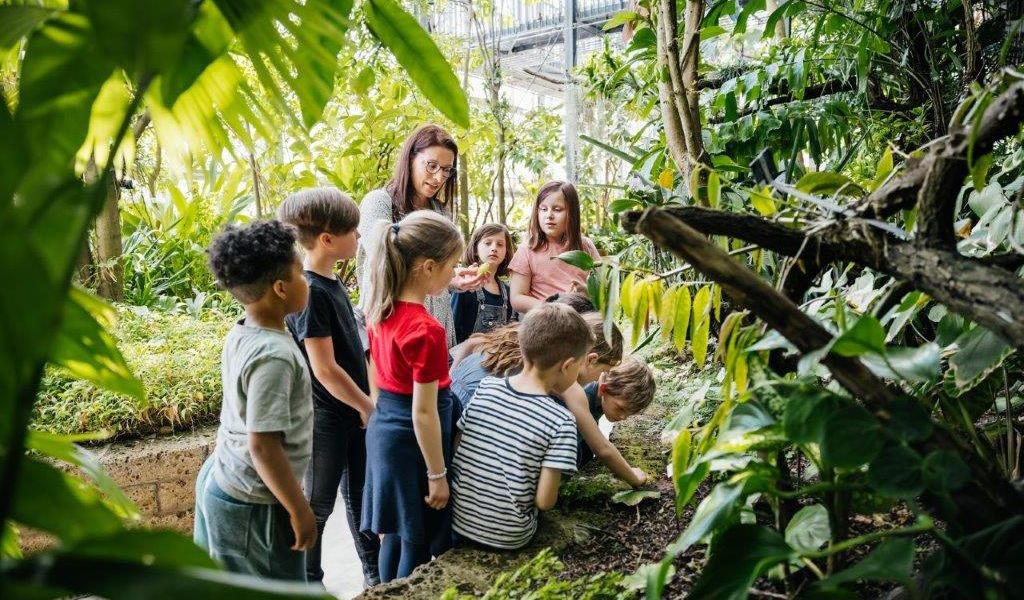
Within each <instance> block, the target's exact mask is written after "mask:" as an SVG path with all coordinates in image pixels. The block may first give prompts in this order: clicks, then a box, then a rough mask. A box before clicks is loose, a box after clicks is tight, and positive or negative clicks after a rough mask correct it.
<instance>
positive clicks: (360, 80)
mask: <svg viewBox="0 0 1024 600" xmlns="http://www.w3.org/2000/svg"><path fill="white" fill-rule="evenodd" d="M376 80H377V74H376V73H374V71H373V69H371V68H370V67H363V68H362V69H360V70H359V73H358V74H357V75H356V77H355V79H353V80H352V90H353V91H354V92H355V93H357V94H359V95H363V94H366V92H368V91H369V90H370V88H371V87H373V84H374V82H376Z"/></svg>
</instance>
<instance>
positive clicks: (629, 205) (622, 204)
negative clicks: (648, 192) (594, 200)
mask: <svg viewBox="0 0 1024 600" xmlns="http://www.w3.org/2000/svg"><path fill="white" fill-rule="evenodd" d="M638 208H641V204H640V203H639V202H637V201H636V200H633V199H632V198H619V199H618V200H612V201H611V202H609V203H608V212H609V213H611V214H613V215H617V214H619V213H624V212H626V211H628V210H635V209H638Z"/></svg>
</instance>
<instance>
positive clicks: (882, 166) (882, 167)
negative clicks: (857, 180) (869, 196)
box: [868, 148, 893, 191]
mask: <svg viewBox="0 0 1024 600" xmlns="http://www.w3.org/2000/svg"><path fill="white" fill-rule="evenodd" d="M892 167H893V163H892V148H886V149H885V152H884V153H883V154H882V158H881V159H879V161H878V164H877V165H876V166H875V177H874V179H872V180H871V183H870V184H868V190H870V191H874V190H876V189H878V188H879V186H881V185H882V184H883V183H885V180H886V178H888V177H889V173H892Z"/></svg>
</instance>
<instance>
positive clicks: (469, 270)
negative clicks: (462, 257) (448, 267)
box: [451, 265, 491, 292]
mask: <svg viewBox="0 0 1024 600" xmlns="http://www.w3.org/2000/svg"><path fill="white" fill-rule="evenodd" d="M490 276H491V274H490V273H489V272H488V273H484V274H483V275H481V274H480V271H479V267H478V266H477V265H472V266H469V267H457V268H456V269H455V276H454V277H452V282H451V286H452V287H453V288H455V289H457V290H459V291H460V292H472V291H476V290H477V289H479V288H480V286H482V285H483V284H484V283H485V282H486V281H487V279H488V278H489V277H490Z"/></svg>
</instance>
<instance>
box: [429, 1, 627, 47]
mask: <svg viewBox="0 0 1024 600" xmlns="http://www.w3.org/2000/svg"><path fill="white" fill-rule="evenodd" d="M575 4H576V15H575V19H574V22H575V23H585V24H592V23H597V22H603V21H605V20H607V19H608V18H609V17H611V16H612V15H614V14H615V13H617V12H619V11H621V10H625V9H626V8H627V7H628V6H629V2H628V1H627V0H576V2H575ZM565 11H566V2H565V0H539V1H537V2H526V1H525V0H495V2H494V16H491V15H482V16H481V17H480V19H481V22H482V23H481V24H482V26H483V33H484V40H485V41H487V42H491V41H493V40H494V39H495V38H498V39H499V40H504V39H510V38H516V37H520V36H527V35H533V34H538V33H544V32H547V31H553V30H556V29H559V28H562V27H564V26H565V20H566V19H565ZM428 22H429V26H430V29H431V31H433V32H436V33H441V34H445V35H453V36H457V37H460V38H464V39H465V38H474V39H475V38H476V36H477V33H476V31H475V30H474V29H473V24H472V22H471V19H470V13H469V7H468V5H467V4H466V3H465V2H460V1H459V0H454V1H449V2H447V3H446V4H445V5H444V7H443V8H442V9H441V10H440V11H439V12H438V13H435V14H434V15H431V16H430V17H429V19H428Z"/></svg>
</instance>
